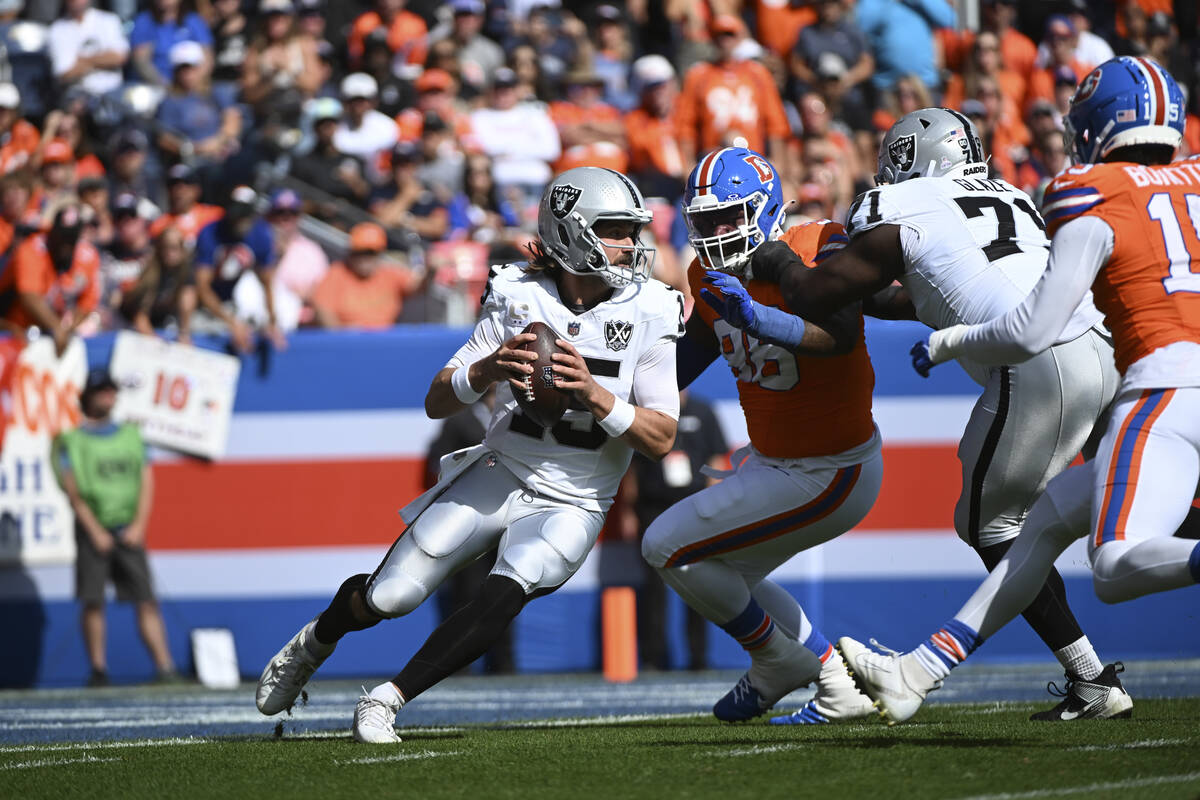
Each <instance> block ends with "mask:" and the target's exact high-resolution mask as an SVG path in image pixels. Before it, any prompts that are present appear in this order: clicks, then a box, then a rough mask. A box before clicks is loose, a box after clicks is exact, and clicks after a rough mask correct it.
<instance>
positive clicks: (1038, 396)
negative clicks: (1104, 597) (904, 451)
mask: <svg viewBox="0 0 1200 800" xmlns="http://www.w3.org/2000/svg"><path fill="white" fill-rule="evenodd" d="M986 175H987V166H986V159H985V156H984V153H983V147H982V145H981V144H980V141H979V137H978V136H977V135H976V133H975V130H974V128H973V126H972V125H971V123H970V121H969V120H968V119H967V118H966V117H964V116H963V115H961V114H959V113H958V112H956V111H952V110H949V109H942V108H926V109H920V110H918V111H914V112H912V113H910V114H907V115H905V116H904V117H903V118H901V119H900V120H899V121H898V122H896V124H895V125H893V126H892V128H891V130H889V131H888V133H887V135H886V137H885V138H884V140H883V142H882V143H881V145H880V148H879V173H878V174H877V175H876V183H877V184H878V186H877V188H875V189H871V190H868V191H867V192H865V193H864V194H863V195H862V196H861V197H860V198H859V199H858V200H857V201H856V202H855V204H854V206H853V208H852V209H851V212H850V219H849V222H848V226H849V233H850V243H849V244H848V245H847V246H846V247H845V248H844V249H843V250H841V251H840V252H839V253H838V254H836V255H834V256H833V257H831V258H829V259H828V260H826V261H825V262H823V263H822V264H820V265H819V266H817V267H816V268H815V269H808V268H807V267H806V266H805V265H804V264H803V263H800V259H798V258H797V257H796V255H795V254H794V253H792V252H791V251H790V250H789V249H787V248H784V247H781V246H779V245H776V244H774V243H768V244H767V245H766V246H764V247H763V248H760V250H759V251H758V252H757V253H756V254H755V257H754V261H753V267H754V270H755V273H756V274H757V275H759V276H761V277H765V278H768V279H771V280H775V281H780V282H781V285H782V292H783V296H784V297H785V298H786V299H787V301H788V304H789V305H790V306H791V307H792V308H793V309H794V310H795V311H796V313H799V314H800V315H802V316H808V315H821V314H825V313H828V312H829V311H830V310H831V309H836V308H838V307H840V306H841V305H842V304H844V303H847V302H852V301H859V300H862V301H863V302H864V305H865V306H866V308H867V313H869V314H873V315H875V316H881V317H890V318H900V317H908V318H916V319H919V320H920V321H921V322H924V323H925V324H927V325H929V326H930V327H932V328H934V329H942V328H946V327H949V326H952V325H956V324H962V323H980V322H986V321H987V320H990V319H993V318H995V317H998V316H1000V315H1002V314H1004V313H1005V312H1007V311H1008V310H1009V309H1011V308H1013V307H1015V306H1017V305H1018V304H1019V303H1020V302H1021V300H1022V299H1023V298H1024V296H1025V294H1026V293H1027V292H1028V291H1029V290H1030V289H1032V288H1033V286H1034V285H1035V284H1036V283H1037V281H1038V279H1039V278H1040V277H1041V275H1042V273H1043V272H1044V270H1045V268H1046V254H1047V249H1048V247H1049V240H1048V239H1047V238H1046V235H1045V232H1044V225H1043V222H1042V219H1041V217H1040V216H1039V215H1038V213H1037V210H1036V209H1035V208H1034V206H1033V203H1032V201H1031V200H1030V199H1029V197H1028V196H1027V195H1025V194H1024V193H1023V192H1021V191H1020V190H1019V189H1016V188H1015V187H1013V186H1011V185H1009V184H1007V183H1005V182H1004V181H1002V180H990V179H987V177H986ZM893 280H897V281H899V283H900V287H899V288H896V287H889V284H891V283H892V282H893ZM876 293H878V294H876ZM1066 311H1067V313H1068V322H1067V324H1066V326H1065V329H1064V330H1063V331H1062V332H1061V335H1059V336H1058V337H1057V338H1056V339H1055V340H1053V341H1052V342H1051V344H1053V345H1054V346H1053V347H1052V348H1050V349H1049V350H1048V351H1047V352H1046V353H1045V354H1043V355H1041V356H1039V357H1038V358H1036V359H1033V360H1031V361H1029V362H1027V363H1025V364H1020V365H1017V366H1007V365H1005V366H997V367H992V368H989V367H987V366H984V365H981V364H978V363H975V362H973V361H971V360H969V359H962V360H960V365H961V366H962V367H963V368H964V369H965V371H966V372H967V373H968V374H969V375H970V376H971V377H972V378H973V379H974V380H975V381H976V382H977V383H979V384H980V385H981V386H983V387H984V392H983V394H982V395H981V396H980V397H979V399H978V400H977V401H976V403H975V407H974V408H973V409H972V412H971V417H970V420H969V421H968V423H967V427H966V430H965V431H964V433H963V437H962V440H961V442H960V444H959V448H958V457H959V460H960V462H961V464H962V475H963V481H962V492H961V494H960V496H959V500H958V502H957V504H956V505H955V509H954V527H955V530H956V531H957V532H958V535H959V536H960V538H962V539H963V540H964V541H965V542H966V543H967V544H969V545H970V546H971V547H972V548H973V549H974V550H975V551H976V553H978V555H979V557H980V559H981V560H982V561H983V562H984V565H985V566H987V567H988V569H993V568H995V566H996V564H997V563H999V561H1000V559H1001V557H1003V555H1004V553H1005V551H1006V550H1007V549H1008V548H1009V546H1010V545H1011V543H1012V540H1013V539H1014V538H1015V537H1016V536H1017V533H1018V532H1019V531H1020V527H1021V523H1022V521H1023V520H1024V519H1025V516H1026V514H1027V513H1028V512H1029V509H1030V507H1031V506H1032V505H1033V503H1034V501H1035V500H1036V499H1037V497H1038V495H1039V494H1041V492H1042V491H1043V490H1044V488H1045V486H1046V484H1047V482H1048V481H1049V480H1050V478H1052V477H1054V476H1055V475H1057V474H1058V473H1060V472H1062V471H1063V470H1064V469H1066V468H1067V466H1068V465H1069V464H1070V462H1071V460H1072V459H1073V458H1074V457H1075V455H1076V454H1077V453H1079V452H1080V450H1081V449H1084V448H1085V446H1086V445H1087V444H1088V442H1089V437H1091V436H1092V435H1093V431H1098V429H1097V425H1096V423H1097V420H1099V419H1100V418H1101V416H1102V415H1103V414H1104V412H1105V410H1106V409H1107V407H1108V406H1109V404H1110V402H1111V400H1112V397H1113V394H1114V392H1115V391H1116V387H1117V382H1118V376H1117V373H1116V369H1115V367H1114V366H1113V356H1112V346H1111V344H1110V342H1109V339H1108V337H1107V334H1106V332H1105V331H1103V329H1101V328H1100V327H1099V322H1100V320H1101V314H1100V313H1099V312H1098V311H1097V310H1096V309H1095V307H1094V306H1093V304H1092V299H1091V296H1090V294H1086V293H1085V294H1084V295H1083V296H1082V297H1080V298H1078V299H1077V300H1075V301H1074V302H1072V304H1071V305H1070V307H1069V308H1067V309H1066ZM1092 446H1094V442H1092ZM1024 615H1025V619H1026V620H1027V621H1028V622H1029V624H1030V626H1031V627H1032V628H1033V629H1034V631H1035V632H1036V633H1037V634H1038V635H1039V637H1041V639H1042V641H1043V642H1045V644H1046V645H1047V646H1048V647H1049V648H1050V649H1051V650H1052V651H1053V652H1054V655H1055V656H1056V657H1057V658H1058V659H1059V661H1060V662H1061V663H1062V665H1063V668H1064V670H1065V671H1066V673H1067V677H1068V679H1069V681H1070V682H1071V686H1072V687H1073V690H1074V695H1073V696H1072V697H1068V698H1067V699H1065V700H1064V701H1063V702H1061V703H1059V704H1058V705H1057V706H1056V707H1055V708H1053V709H1050V710H1047V711H1042V712H1038V713H1037V714H1034V715H1033V719H1037V720H1047V721H1052V720H1062V719H1074V718H1075V717H1074V716H1070V715H1068V716H1064V712H1066V710H1067V709H1068V707H1071V706H1072V705H1073V704H1075V703H1076V701H1077V700H1078V697H1077V696H1078V694H1079V692H1080V691H1083V690H1084V689H1085V687H1093V689H1094V691H1092V695H1093V696H1094V697H1096V698H1099V699H1098V700H1097V701H1096V702H1094V703H1092V704H1091V706H1090V707H1089V713H1090V714H1092V715H1096V716H1112V715H1115V714H1120V713H1124V712H1125V711H1127V710H1128V708H1129V706H1130V704H1131V701H1130V699H1129V696H1128V695H1127V694H1126V693H1125V692H1124V690H1123V688H1121V686H1120V681H1119V680H1118V679H1117V677H1116V668H1115V667H1113V668H1112V669H1105V668H1104V665H1103V664H1102V663H1101V662H1100V659H1099V658H1098V657H1097V656H1096V653H1095V650H1094V649H1093V648H1092V645H1091V643H1090V642H1089V640H1088V638H1087V637H1086V636H1085V635H1084V634H1083V631H1082V630H1081V629H1080V626H1079V623H1078V622H1077V621H1076V619H1075V616H1074V614H1073V613H1072V612H1071V609H1070V607H1069V605H1068V604H1067V598H1066V589H1065V587H1064V585H1063V581H1062V578H1061V577H1060V576H1059V574H1058V573H1057V571H1052V572H1051V574H1050V575H1049V577H1048V580H1047V581H1046V582H1045V585H1044V586H1043V588H1042V590H1041V591H1040V592H1038V593H1037V597H1036V598H1034V599H1033V602H1032V603H1030V604H1028V607H1027V608H1026V609H1025V610H1024ZM1089 691H1091V690H1089Z"/></svg>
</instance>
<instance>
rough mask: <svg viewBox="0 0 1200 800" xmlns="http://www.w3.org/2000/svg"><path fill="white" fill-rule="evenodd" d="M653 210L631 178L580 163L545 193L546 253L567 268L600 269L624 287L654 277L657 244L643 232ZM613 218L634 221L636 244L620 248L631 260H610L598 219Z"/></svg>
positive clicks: (579, 271) (541, 223)
mask: <svg viewBox="0 0 1200 800" xmlns="http://www.w3.org/2000/svg"><path fill="white" fill-rule="evenodd" d="M651 216H652V215H651V213H650V212H649V211H648V210H647V209H646V201H645V200H644V199H643V198H642V193H641V192H639V191H638V188H637V187H636V186H634V185H633V181H631V180H629V178H626V177H625V176H624V175H622V174H621V173H619V172H616V171H615V170H611V169H604V168H602V167H576V168H575V169H569V170H567V171H566V172H564V173H562V174H561V175H559V176H557V177H556V178H555V179H554V180H552V181H550V184H549V185H548V186H547V187H546V191H545V192H543V193H542V200H541V202H540V203H539V204H538V236H539V237H540V238H541V240H542V247H544V248H545V250H546V253H547V254H548V255H549V256H550V257H551V258H553V259H554V261H555V263H557V264H558V265H559V266H561V267H562V268H563V269H565V270H566V271H567V272H571V273H574V274H576V275H590V274H595V275H599V276H600V277H601V278H602V279H603V280H604V282H605V283H607V284H608V285H609V286H612V287H614V288H618V289H619V288H621V287H622V286H627V285H628V284H630V283H643V282H645V281H646V280H647V279H649V277H650V266H651V264H653V263H654V255H655V250H654V248H653V247H649V246H647V245H644V244H642V242H641V239H640V236H641V232H642V228H643V227H644V226H645V225H647V224H648V223H649V222H650V219H651ZM610 220H611V221H617V222H628V223H632V224H633V225H634V228H633V237H632V238H633V244H631V245H625V246H621V247H618V248H617V249H620V250H622V251H627V252H628V253H629V261H628V263H616V264H614V263H612V262H611V261H609V259H608V255H607V254H606V253H605V250H604V245H603V244H601V242H600V238H599V237H598V236H597V235H596V233H595V231H594V230H593V227H594V226H595V225H596V223H598V222H604V221H610ZM612 246H613V245H609V247H612ZM622 260H623V259H618V261H622Z"/></svg>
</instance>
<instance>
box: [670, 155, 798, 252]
mask: <svg viewBox="0 0 1200 800" xmlns="http://www.w3.org/2000/svg"><path fill="white" fill-rule="evenodd" d="M782 217H783V189H782V188H781V187H780V185H779V173H778V172H776V170H775V167H774V166H772V165H771V162H769V161H767V159H765V158H763V157H762V156H761V155H759V154H758V153H756V152H754V151H753V150H749V149H747V148H745V147H722V148H721V149H719V150H714V151H712V152H711V153H709V154H708V155H706V156H704V157H703V158H702V159H700V163H699V164H697V165H696V168H695V169H693V170H692V174H691V175H688V179H687V187H686V188H685V189H684V193H683V218H684V221H685V222H686V223H687V228H688V241H689V242H690V243H691V245H692V248H693V249H695V251H696V257H697V258H699V259H700V264H701V265H702V266H703V267H704V268H705V269H713V270H718V271H720V272H728V273H731V274H734V275H738V276H746V274H747V271H748V270H749V267H750V256H751V254H752V253H753V252H754V250H755V248H757V247H758V246H759V245H760V244H762V243H763V242H765V241H767V240H769V239H771V238H773V237H775V236H777V235H778V233H779V231H780V224H779V221H780V219H781V218H782Z"/></svg>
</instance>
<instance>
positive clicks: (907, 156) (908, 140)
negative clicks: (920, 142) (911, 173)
mask: <svg viewBox="0 0 1200 800" xmlns="http://www.w3.org/2000/svg"><path fill="white" fill-rule="evenodd" d="M916 141H917V137H916V136H914V135H912V134H910V135H908V136H901V137H900V138H899V139H897V140H896V141H894V142H892V143H891V144H889V145H888V158H890V159H891V160H892V163H893V164H895V165H896V169H898V170H900V171H904V170H908V169H912V165H913V159H915V158H916V147H915V145H916Z"/></svg>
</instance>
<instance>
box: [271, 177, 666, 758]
mask: <svg viewBox="0 0 1200 800" xmlns="http://www.w3.org/2000/svg"><path fill="white" fill-rule="evenodd" d="M648 222H650V212H649V211H647V210H646V207H645V203H644V201H643V200H642V196H641V193H640V192H639V191H638V190H637V188H636V187H635V186H634V185H633V183H632V182H630V181H629V179H628V178H626V177H625V176H624V175H621V174H620V173H617V172H614V171H612V170H607V169H599V168H596V167H581V168H578V169H573V170H569V171H567V172H565V173H563V174H562V175H560V176H558V177H557V178H555V179H554V180H553V181H552V182H551V183H550V185H549V186H547V187H546V191H545V193H544V194H543V195H542V200H541V204H540V206H539V208H538V234H539V239H540V243H539V244H538V245H535V246H534V247H533V248H532V252H533V255H534V258H533V260H532V262H531V263H530V264H528V265H508V266H504V267H500V268H498V269H496V270H494V271H493V273H492V276H491V278H490V280H489V283H488V288H487V292H486V294H485V296H484V302H483V309H482V311H481V315H480V319H479V322H478V323H477V324H476V326H475V330H474V332H473V333H472V334H471V338H470V339H469V340H468V341H467V343H466V344H465V345H463V347H462V348H461V349H459V351H458V352H457V353H456V354H455V355H454V357H453V358H452V359H450V362H449V363H448V364H447V365H446V367H445V368H443V369H442V370H441V371H440V372H438V374H437V376H436V377H435V378H434V379H433V384H432V386H431V387H430V389H429V394H428V395H427V396H426V398H425V410H426V412H427V413H428V414H429V416H430V417H433V418H442V417H448V416H450V415H451V414H454V413H456V412H458V411H461V410H462V409H463V408H465V407H466V406H468V405H470V404H471V403H473V402H474V401H475V400H477V399H478V398H479V397H480V396H481V395H482V394H483V392H484V391H485V390H486V389H487V387H488V386H490V385H492V384H497V396H496V407H495V412H494V415H493V417H492V420H491V424H490V425H489V427H488V432H487V435H486V436H485V438H484V441H483V444H482V445H480V446H478V447H474V448H468V449H466V450H460V451H458V452H456V453H452V454H450V455H448V456H446V457H445V458H443V459H442V473H441V477H440V479H439V481H438V484H437V485H436V486H434V487H433V488H432V489H431V490H430V491H428V492H426V493H425V494H423V495H422V496H421V497H419V498H418V499H417V500H415V501H413V503H411V504H410V505H409V506H407V507H406V508H405V509H404V510H403V511H402V512H401V514H402V516H403V518H404V520H405V522H407V523H408V527H407V529H406V530H405V531H404V532H403V533H401V534H400V537H399V538H398V539H397V540H396V542H395V543H394V544H393V545H392V547H391V549H390V550H389V551H388V553H387V555H386V556H385V557H384V559H383V562H382V563H381V564H380V565H379V566H378V567H377V568H376V570H375V572H374V573H373V574H371V575H354V576H352V577H350V578H348V579H347V580H346V582H345V583H343V584H342V586H341V588H340V589H339V590H338V592H337V594H336V596H335V597H334V598H333V601H332V602H331V603H330V604H329V607H328V608H327V609H326V610H325V611H324V612H322V613H321V614H320V615H319V616H318V617H317V618H316V619H314V620H313V621H312V622H310V623H309V624H307V625H305V626H304V627H303V628H302V629H301V630H300V632H299V633H297V634H296V635H295V636H294V637H293V638H292V640H291V641H290V642H288V643H287V644H286V645H284V647H283V649H282V650H280V651H279V653H278V654H276V655H275V657H274V658H272V659H271V661H270V663H269V664H267V667H266V669H264V670H263V673H262V677H261V678H260V679H259V683H258V695H257V702H258V708H259V710H260V711H262V712H263V713H264V714H275V713H278V712H280V711H283V710H285V709H287V708H289V707H290V706H291V705H292V703H293V702H294V701H295V699H296V696H297V695H298V694H299V692H300V689H301V687H303V686H304V684H305V683H306V682H307V680H308V679H309V677H310V676H311V675H312V673H313V671H314V670H316V669H317V667H319V666H320V665H321V663H322V662H323V661H324V660H325V659H326V658H328V657H329V655H330V653H332V652H333V649H334V646H335V645H336V644H337V642H338V640H339V639H341V638H342V636H344V635H345V634H347V633H349V632H350V631H357V630H363V629H365V628H369V627H371V626H372V625H375V624H376V623H378V622H379V621H380V620H382V619H386V618H390V617H399V616H403V615H405V614H408V613H409V612H411V611H412V610H413V609H415V608H416V607H417V606H419V605H420V604H421V603H422V602H424V600H425V599H426V598H427V597H428V596H429V595H430V593H432V592H433V590H434V589H436V588H437V587H438V585H439V584H440V583H441V582H442V581H443V580H444V579H445V578H446V576H448V575H450V574H451V573H453V572H455V571H456V570H457V569H458V568H459V567H461V566H462V565H463V564H465V563H467V562H469V561H471V560H472V559H475V558H478V557H479V556H480V555H482V554H483V553H486V552H487V551H488V550H490V549H492V548H494V547H496V546H497V544H498V545H499V556H498V558H497V560H496V564H495V566H494V567H493V568H492V571H491V574H490V575H489V576H488V578H487V579H486V580H485V581H484V585H483V589H482V592H481V594H480V596H479V598H478V599H477V600H475V601H474V602H473V603H471V604H469V605H467V606H466V607H464V608H463V609H461V610H460V611H458V612H457V613H455V614H453V615H452V616H450V617H449V618H448V619H447V620H446V621H445V622H443V623H442V625H441V626H440V627H438V628H437V629H436V630H435V631H434V632H433V633H432V634H431V635H430V637H429V639H428V640H426V642H425V644H424V646H422V647H421V649H420V650H419V651H417V653H416V655H414V656H413V657H412V659H411V660H410V661H409V662H408V664H407V665H406V666H405V667H404V669H403V670H401V671H400V673H399V674H398V675H396V677H394V678H393V679H392V680H391V681H388V682H386V683H382V684H380V685H379V686H376V687H375V688H374V689H372V690H371V692H370V693H369V694H368V695H366V696H364V697H362V698H360V699H359V702H358V706H357V708H356V709H355V712H354V726H353V733H354V738H355V739H356V740H357V741H360V742H374V743H382V742H397V741H399V737H398V736H397V735H396V732H395V729H394V724H395V718H396V712H397V711H398V710H399V709H400V708H401V707H402V706H403V705H404V704H405V703H407V702H409V701H411V700H412V699H413V698H415V697H416V696H417V695H419V694H420V693H421V692H423V691H425V690H426V689H428V688H429V687H431V686H433V685H434V684H436V683H437V682H438V681H440V680H442V679H443V678H445V677H446V676H448V675H450V674H452V673H454V672H456V671H457V670H459V669H461V668H462V667H465V666H466V665H468V664H470V663H471V662H472V661H474V660H475V659H476V658H477V657H478V656H479V655H480V654H482V653H483V652H484V651H485V650H486V649H487V648H488V647H489V646H490V645H491V644H492V643H493V642H494V641H495V639H496V637H497V636H499V635H500V633H501V632H503V631H504V629H505V628H506V627H507V626H508V624H509V623H510V622H511V621H512V620H513V618H514V617H516V616H517V614H518V613H519V612H520V611H521V609H522V608H523V607H524V605H525V604H526V603H527V602H529V601H530V600H531V599H533V598H534V597H539V596H541V595H545V594H548V593H549V592H552V591H554V590H555V589H556V588H557V587H559V586H561V585H562V584H563V583H564V582H565V581H566V580H567V579H568V578H570V577H571V575H572V574H574V573H575V571H576V570H577V569H578V568H579V567H580V565H581V564H582V563H583V560H584V557H585V556H586V555H587V553H588V551H589V550H591V548H592V545H593V544H594V543H595V541H596V536H597V535H598V534H599V532H600V527H601V525H602V524H603V522H604V517H605V513H606V512H607V510H608V507H609V506H610V505H611V504H612V499H613V496H614V495H615V494H616V491H617V486H618V485H619V483H620V481H621V476H622V475H624V474H625V470H626V468H627V467H628V466H629V460H630V457H631V455H632V451H631V449H630V448H637V449H638V450H639V451H641V452H643V453H645V454H646V455H648V456H650V457H652V458H662V457H663V456H664V455H665V454H666V453H667V452H668V451H669V450H670V448H671V444H672V443H673V442H674V439H675V427H676V421H677V419H678V416H679V391H678V389H677V388H676V382H675V339H676V338H677V337H679V336H680V335H681V334H682V333H683V297H682V296H681V295H680V294H679V293H678V292H676V291H674V290H672V289H670V288H668V287H667V286H666V285H665V284H662V283H660V282H658V281H655V280H649V279H648V278H649V275H650V262H651V260H652V256H653V250H651V249H649V248H647V247H645V246H643V245H642V244H641V243H640V240H639V234H640V232H641V230H642V228H643V226H645V225H646V224H647V223H648ZM533 321H541V322H545V323H546V324H548V325H549V326H550V327H551V328H553V329H554V330H555V331H556V332H558V333H559V335H560V337H561V338H560V339H559V342H558V344H559V347H560V348H561V349H563V350H564V351H565V352H564V353H557V354H555V355H554V360H555V361H556V362H557V366H556V367H555V372H556V374H557V380H558V386H559V388H561V389H565V390H569V391H571V392H573V393H574V398H575V402H573V403H572V406H571V409H570V410H568V411H567V413H566V416H564V418H563V419H562V421H561V422H559V423H557V424H556V425H554V426H553V427H552V428H549V429H544V428H542V427H540V426H538V425H537V424H535V423H534V422H533V421H532V420H531V419H530V418H529V417H528V416H526V415H525V414H524V413H522V411H521V410H520V408H519V407H518V406H517V404H516V401H515V400H514V398H513V393H512V388H513V386H517V387H518V388H519V387H520V384H519V381H520V380H521V379H523V378H524V377H525V376H526V375H530V374H532V371H533V369H532V367H531V366H530V365H529V363H528V362H529V361H531V360H534V359H535V356H534V354H533V353H531V352H526V351H524V350H522V349H520V348H521V347H522V345H524V344H525V343H526V342H527V341H532V340H533V339H534V338H535V337H534V336H533V334H521V333H520V331H521V330H522V329H523V328H525V327H526V325H528V324H529V323H530V322H533ZM632 401H636V403H637V405H634V404H633V402H632Z"/></svg>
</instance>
